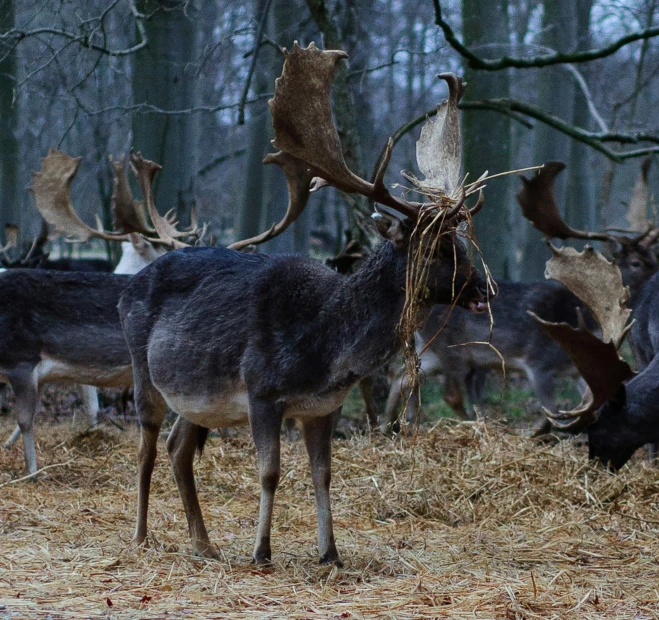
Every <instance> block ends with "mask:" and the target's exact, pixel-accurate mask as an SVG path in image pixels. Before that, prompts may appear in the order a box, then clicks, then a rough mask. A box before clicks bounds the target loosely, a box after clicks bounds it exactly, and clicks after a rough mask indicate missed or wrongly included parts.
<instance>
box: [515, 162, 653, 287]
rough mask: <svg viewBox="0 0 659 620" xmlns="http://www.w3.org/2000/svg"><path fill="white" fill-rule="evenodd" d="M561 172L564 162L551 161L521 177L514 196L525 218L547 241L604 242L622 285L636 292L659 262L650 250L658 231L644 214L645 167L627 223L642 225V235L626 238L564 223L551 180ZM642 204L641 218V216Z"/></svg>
mask: <svg viewBox="0 0 659 620" xmlns="http://www.w3.org/2000/svg"><path fill="white" fill-rule="evenodd" d="M564 169H565V164H564V163H563V162H560V161H550V162H548V163H546V164H545V165H544V166H543V168H541V169H540V170H539V171H538V173H537V174H536V175H535V176H533V177H531V178H526V177H524V176H521V175H520V178H521V179H522V183H523V186H522V188H521V189H520V191H519V193H518V194H517V201H518V202H519V205H520V207H521V209H522V213H523V215H524V217H525V218H526V219H528V220H529V221H530V222H531V223H532V224H533V226H534V227H535V228H537V229H538V230H539V231H540V232H541V233H543V234H544V235H545V236H546V237H547V238H548V239H553V238H557V239H584V240H590V241H604V242H605V243H606V244H607V246H608V247H609V249H610V252H611V256H612V257H613V259H614V262H615V263H616V265H617V266H618V268H619V269H620V272H621V273H622V278H623V281H624V283H625V284H626V285H627V286H629V287H630V289H631V291H632V292H635V291H637V290H638V289H639V288H640V287H641V286H642V285H643V283H645V282H646V281H647V280H648V279H649V278H650V276H651V275H652V274H653V273H655V272H656V271H657V269H659V262H657V257H656V255H655V254H654V252H653V251H652V246H653V245H654V244H655V243H656V242H657V239H659V228H657V227H652V226H650V225H649V223H648V221H647V216H646V214H645V210H646V202H647V170H648V164H647V163H644V164H643V167H642V173H641V178H640V179H639V181H638V182H637V184H636V187H635V189H634V193H633V196H632V200H631V201H630V206H629V211H628V217H629V218H631V219H630V221H631V222H632V223H633V224H635V225H636V226H640V225H643V226H644V228H643V229H642V231H641V232H637V231H636V230H633V231H630V233H632V234H627V235H625V234H616V235H614V234H610V233H608V232H586V231H582V230H575V229H574V228H571V227H570V226H568V225H567V224H566V223H565V221H564V220H563V218H562V217H561V215H560V212H559V210H558V205H557V203H556V195H555V193H554V179H555V178H556V177H557V176H558V174H560V173H561V172H562V171H563V170H564ZM644 183H645V190H643V185H644ZM644 196H645V198H644ZM641 203H642V212H643V217H641V215H640V214H641V207H640V205H641Z"/></svg>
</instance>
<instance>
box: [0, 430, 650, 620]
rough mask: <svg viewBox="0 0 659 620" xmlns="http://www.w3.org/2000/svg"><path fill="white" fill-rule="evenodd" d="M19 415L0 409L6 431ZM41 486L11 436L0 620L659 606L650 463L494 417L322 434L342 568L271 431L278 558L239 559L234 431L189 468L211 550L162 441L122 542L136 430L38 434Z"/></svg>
mask: <svg viewBox="0 0 659 620" xmlns="http://www.w3.org/2000/svg"><path fill="white" fill-rule="evenodd" d="M12 424H13V422H12V421H11V419H9V418H3V419H1V422H0V433H1V434H2V437H4V436H5V435H6V434H7V433H9V432H10V430H11V428H12ZM37 433H38V444H39V459H40V460H39V462H40V466H41V467H44V466H47V467H50V468H49V469H47V470H46V471H45V473H44V475H43V477H42V479H40V480H39V481H37V482H17V483H12V481H13V480H14V479H16V478H19V477H20V476H22V475H23V459H22V447H21V445H20V442H19V444H18V445H17V446H16V447H15V448H14V449H13V450H11V451H0V485H3V486H2V487H0V519H1V521H0V618H12V619H14V618H28V617H29V618H99V617H104V618H106V617H107V618H115V617H116V618H165V617H180V616H185V617H198V618H284V617H286V618H375V617H377V618H437V617H447V618H474V617H476V618H575V617H579V618H652V617H657V616H659V591H658V588H659V564H658V562H657V558H658V555H659V513H657V510H656V508H657V503H658V502H659V474H658V472H657V470H656V469H654V468H653V467H651V466H650V465H648V464H647V463H646V462H644V461H643V460H642V459H641V458H636V459H635V460H634V461H633V462H632V463H631V464H630V465H628V466H627V467H625V468H624V470H623V471H622V473H620V474H619V475H611V474H609V473H607V472H604V471H601V470H599V469H597V468H593V467H591V466H590V465H589V464H588V463H587V460H586V454H585V450H584V448H583V447H580V446H578V445H576V444H575V443H574V442H564V443H563V444H560V445H556V446H538V445H535V444H533V443H531V442H529V441H527V440H524V439H522V438H520V437H518V436H516V435H514V434H511V433H510V432H507V431H505V430H504V429H503V428H502V427H499V426H496V425H483V424H481V423H463V424H456V423H453V422H449V421H445V422H442V423H440V424H439V425H437V426H436V427H434V428H433V429H431V430H429V431H427V432H421V433H419V435H418V436H417V437H416V438H409V439H406V440H397V441H391V440H388V439H385V438H383V437H379V436H372V437H354V438H352V439H349V440H342V441H336V442H335V444H334V451H335V452H334V454H335V456H334V479H333V488H332V491H333V507H334V515H335V527H336V533H337V539H338V540H337V542H338V546H339V551H340V552H341V553H342V557H343V560H344V562H345V568H344V569H343V570H340V571H338V570H337V569H334V568H329V567H320V566H318V565H317V563H316V562H317V560H316V550H315V537H316V524H315V513H314V502H313V491H312V487H311V482H310V479H309V474H308V464H307V458H306V455H305V453H304V448H303V446H302V445H301V443H300V442H296V443H293V444H287V443H285V444H284V448H283V457H282V483H281V486H280V488H279V491H278V494H277V500H276V507H275V523H274V531H273V552H274V564H275V566H274V568H273V569H272V570H265V571H259V570H256V569H255V568H254V567H253V566H252V565H251V564H250V555H251V548H252V543H253V538H254V534H255V528H256V515H257V505H258V483H257V478H256V465H255V457H254V450H253V447H252V445H251V442H250V440H249V437H248V435H247V433H246V432H241V433H240V434H239V435H238V436H236V437H233V438H230V439H221V438H213V439H211V440H210V441H209V443H208V445H207V448H206V452H205V454H204V457H203V459H202V460H201V462H200V463H199V464H198V465H197V472H198V481H199V486H200V495H201V502H202V506H203V509H204V512H205V517H206V523H207V525H208V527H209V530H210V536H211V539H212V540H213V541H214V542H215V543H216V544H217V545H218V546H219V547H220V549H221V551H222V557H223V561H220V562H214V561H205V560H201V559H197V558H194V557H192V556H191V555H190V543H189V538H188V533H187V528H186V524H185V518H184V515H183V509H182V506H181V503H180V500H179V498H178V495H177V492H176V489H175V485H174V481H173V478H172V475H171V472H170V469H169V463H168V462H167V458H166V454H165V450H164V441H163V442H161V445H160V454H159V459H158V464H157V467H156V471H155V473H154V483H153V493H152V502H151V507H150V517H151V518H150V527H151V532H152V540H151V548H149V549H146V550H135V549H130V548H129V540H130V535H131V532H132V528H133V518H134V511H135V499H136V492H135V469H136V466H135V453H136V446H137V434H136V432H135V430H134V429H130V430H126V431H124V432H122V431H119V430H118V429H116V428H114V427H112V426H107V425H104V426H103V428H102V429H101V430H100V431H98V432H95V433H92V434H90V435H88V436H84V437H80V438H78V439H76V440H75V441H72V439H73V432H72V429H71V426H70V423H69V422H68V421H63V422H60V423H57V422H53V421H50V422H43V423H41V424H40V425H39V426H38V428H37Z"/></svg>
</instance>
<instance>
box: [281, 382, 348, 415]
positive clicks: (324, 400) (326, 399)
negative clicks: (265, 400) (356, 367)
mask: <svg viewBox="0 0 659 620" xmlns="http://www.w3.org/2000/svg"><path fill="white" fill-rule="evenodd" d="M349 392H350V388H347V389H346V388H344V389H341V390H337V391H335V392H330V393H329V394H323V395H321V396H318V395H311V396H304V397H301V398H297V399H295V400H291V401H290V402H289V403H288V404H287V406H286V408H285V409H284V417H285V418H313V417H320V416H325V415H328V414H330V413H332V411H334V410H335V409H338V408H339V407H340V406H341V405H342V404H343V401H344V400H345V399H346V397H347V396H348V393H349Z"/></svg>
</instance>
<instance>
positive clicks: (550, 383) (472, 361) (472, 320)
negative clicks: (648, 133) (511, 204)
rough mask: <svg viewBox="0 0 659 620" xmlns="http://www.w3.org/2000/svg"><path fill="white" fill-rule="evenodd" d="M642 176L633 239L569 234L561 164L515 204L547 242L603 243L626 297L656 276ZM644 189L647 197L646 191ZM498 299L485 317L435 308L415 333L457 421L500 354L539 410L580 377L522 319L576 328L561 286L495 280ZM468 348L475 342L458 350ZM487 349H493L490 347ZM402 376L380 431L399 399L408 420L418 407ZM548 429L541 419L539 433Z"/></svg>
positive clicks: (425, 369) (552, 165)
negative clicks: (560, 199)
mask: <svg viewBox="0 0 659 620" xmlns="http://www.w3.org/2000/svg"><path fill="white" fill-rule="evenodd" d="M648 166H649V164H648V163H647V162H646V163H644V164H643V166H642V170H641V175H640V177H639V180H638V181H637V183H636V187H635V190H634V193H633V196H632V199H631V200H630V205H629V210H628V213H629V214H630V217H631V219H632V220H633V222H634V226H635V227H636V228H638V229H639V230H638V231H637V233H636V234H610V233H607V232H601V233H586V232H583V231H575V230H573V229H571V228H570V227H569V226H568V225H567V224H566V223H565V222H564V221H563V220H562V218H561V217H560V215H559V211H558V205H557V203H556V197H555V194H554V188H553V183H554V180H555V178H556V176H557V175H558V174H559V173H560V172H561V171H562V170H563V169H564V168H565V165H564V164H563V163H562V162H549V163H547V164H545V166H544V167H543V168H542V169H541V170H540V171H539V172H538V173H537V174H536V175H535V176H533V177H531V178H528V179H527V178H525V177H523V176H522V177H521V179H522V181H523V187H522V188H521V190H520V191H519V193H518V194H517V199H518V201H519V204H520V206H521V208H522V212H523V213H524V215H525V216H526V217H527V218H529V219H530V220H531V221H532V222H533V224H534V225H535V226H536V228H538V229H539V230H541V231H542V232H543V233H544V234H545V235H547V236H548V237H550V238H552V237H559V238H562V239H568V238H570V239H595V240H600V241H605V242H606V243H607V244H608V246H609V248H610V251H611V254H612V257H613V261H614V263H615V264H616V265H617V266H618V268H619V269H620V271H621V273H622V279H623V282H624V283H625V285H627V286H629V287H630V290H631V292H632V299H633V298H634V297H635V293H636V292H638V291H639V290H640V288H641V287H642V285H643V284H644V283H645V282H647V281H648V279H649V278H651V277H652V275H653V274H654V273H655V272H656V271H657V269H658V268H659V264H658V263H657V259H656V256H655V253H654V251H653V244H655V243H656V241H657V237H658V235H659V229H656V228H653V227H651V226H649V223H648V222H647V218H646V219H643V217H642V216H641V212H642V213H643V214H644V213H645V209H646V202H647V197H646V199H645V200H644V199H643V195H644V193H645V194H646V193H647V172H648ZM644 189H645V192H644ZM498 288H499V294H498V295H497V298H496V299H494V300H493V301H492V303H491V316H492V319H493V326H492V325H491V323H490V315H489V314H488V315H474V314H472V313H468V312H465V311H463V310H461V309H460V308H455V309H452V308H444V307H442V306H437V307H436V308H434V309H433V311H432V313H431V315H430V317H429V319H428V321H427V322H426V325H425V327H424V329H423V330H421V331H420V332H419V333H418V334H417V348H418V350H419V352H422V353H421V356H420V360H421V376H427V375H429V374H430V373H432V372H435V371H437V370H439V371H441V372H442V373H443V375H444V378H445V383H444V392H443V396H444V400H445V401H446V402H447V403H448V404H449V406H450V407H451V408H452V409H453V411H454V412H455V414H456V415H457V416H458V417H460V418H468V417H469V415H468V413H467V409H466V407H465V400H464V394H465V392H466V393H467V395H468V397H469V401H470V404H471V405H474V404H476V401H477V394H476V393H475V391H474V390H473V389H471V386H470V383H469V382H470V381H471V380H472V378H473V377H474V375H475V374H476V373H478V372H481V373H482V372H483V371H487V370H495V371H501V369H502V359H501V358H502V357H503V360H504V361H505V365H506V372H508V371H510V370H513V371H519V372H521V373H523V374H524V375H526V377H527V379H528V381H529V383H530V385H531V386H532V388H533V390H534V392H535V395H536V398H537V399H538V401H539V403H540V405H541V407H543V408H545V409H548V410H554V409H555V400H554V383H555V379H556V378H557V377H560V376H570V377H578V372H577V370H576V368H575V367H574V364H572V361H571V360H570V358H569V356H568V355H567V354H566V353H565V351H564V350H563V349H562V348H561V347H560V346H559V345H558V344H557V343H556V342H554V341H553V340H552V339H551V338H550V337H549V336H548V335H547V334H545V333H544V332H543V331H542V330H541V329H540V327H539V326H538V324H537V323H536V322H535V321H534V320H533V319H531V317H530V316H528V315H527V311H529V310H530V311H531V312H533V313H534V314H536V315H538V316H540V317H541V318H543V319H545V320H547V321H552V322H565V323H569V324H570V325H572V326H574V327H576V326H577V309H578V308H579V306H581V305H582V304H581V303H580V302H579V300H578V299H577V298H576V297H575V296H574V295H573V294H572V293H571V292H570V291H568V290H567V289H565V287H563V286H562V285H560V284H558V283H556V282H529V283H526V282H505V281H499V282H498ZM466 343H481V344H472V345H469V346H462V345H465V344H466ZM490 345H491V346H490ZM408 393H409V390H408V388H407V379H406V377H405V376H404V375H403V374H401V375H399V376H397V377H396V378H395V379H394V381H393V383H392V387H391V391H390V394H389V399H388V401H387V406H386V409H385V416H384V421H383V424H382V430H383V431H384V432H387V431H389V430H390V429H391V428H392V427H393V424H394V422H395V420H396V418H397V416H398V414H399V412H400V400H401V396H403V395H407V396H408V402H407V419H408V421H411V420H412V419H413V418H414V415H415V413H416V409H417V406H418V403H417V399H416V395H415V394H412V395H411V396H410V395H409V394H408ZM549 430H550V425H549V423H548V422H547V421H546V419H544V416H543V420H541V423H540V425H539V426H538V427H537V429H536V433H537V434H543V433H546V432H548V431H549Z"/></svg>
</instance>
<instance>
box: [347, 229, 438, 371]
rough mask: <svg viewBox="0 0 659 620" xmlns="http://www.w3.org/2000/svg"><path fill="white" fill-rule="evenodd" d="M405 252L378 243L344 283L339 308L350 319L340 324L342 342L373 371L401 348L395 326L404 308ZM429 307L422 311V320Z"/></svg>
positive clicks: (391, 245)
mask: <svg viewBox="0 0 659 620" xmlns="http://www.w3.org/2000/svg"><path fill="white" fill-rule="evenodd" d="M406 268H407V252H406V251H405V250H400V249H398V248H396V247H395V246H394V245H393V244H392V243H391V242H390V241H385V242H384V243H382V244H381V245H380V246H378V248H377V249H376V251H375V252H374V253H373V254H372V255H371V256H370V258H369V259H368V260H366V261H365V262H364V264H363V265H362V266H361V267H360V268H359V269H358V270H357V271H356V272H355V273H354V274H352V275H351V276H349V277H348V278H347V279H346V286H345V289H344V291H343V293H344V294H343V295H341V297H342V299H341V302H340V303H341V305H342V307H343V309H344V311H347V312H348V313H349V316H350V319H349V320H347V321H346V322H345V323H344V326H345V330H346V334H345V336H346V339H345V341H346V342H350V343H351V346H350V348H351V349H352V350H353V351H354V352H355V353H356V354H357V353H358V354H359V355H360V356H361V355H363V356H364V358H367V357H368V358H370V359H373V360H374V368H377V367H378V366H380V365H382V364H384V363H386V362H387V360H388V359H390V358H391V357H392V356H394V355H395V354H396V353H397V352H398V351H399V350H400V347H401V339H400V335H399V334H398V330H397V327H398V323H399V322H400V318H401V315H402V312H403V306H404V304H405V274H406ZM429 312H430V306H428V308H427V309H425V308H424V317H425V316H427V315H428V314H429Z"/></svg>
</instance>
